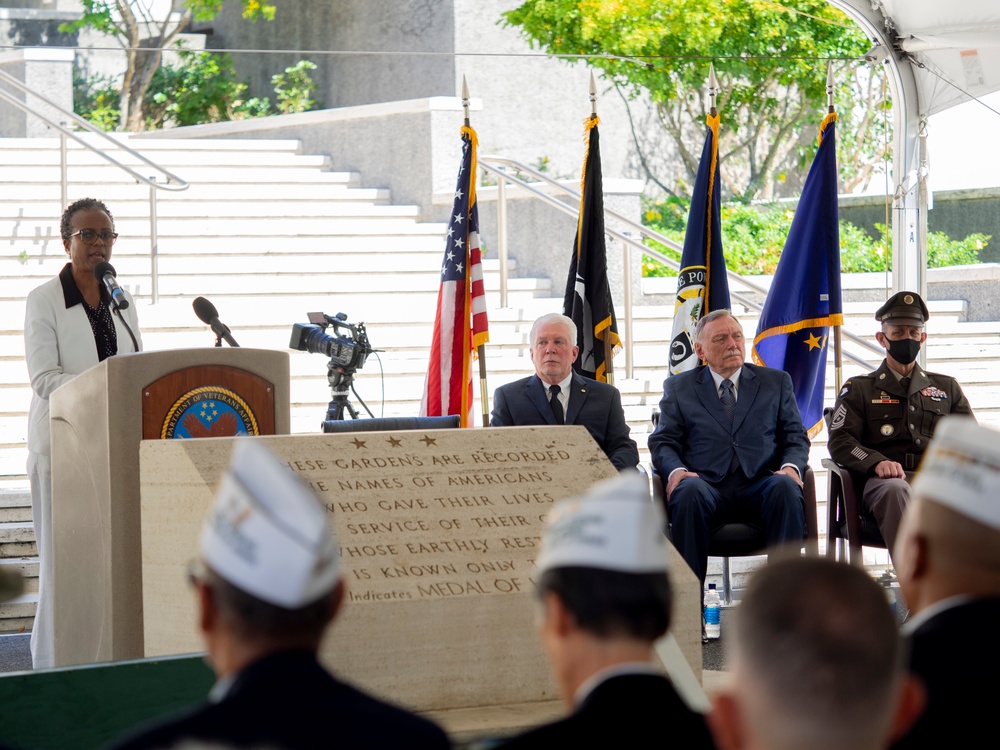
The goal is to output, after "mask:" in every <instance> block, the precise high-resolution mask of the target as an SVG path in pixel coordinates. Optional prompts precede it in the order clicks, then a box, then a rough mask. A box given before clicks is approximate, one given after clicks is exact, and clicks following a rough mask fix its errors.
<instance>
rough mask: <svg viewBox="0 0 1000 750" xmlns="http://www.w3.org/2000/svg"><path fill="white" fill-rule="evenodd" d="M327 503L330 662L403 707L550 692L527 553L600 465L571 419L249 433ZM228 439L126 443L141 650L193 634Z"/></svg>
mask: <svg viewBox="0 0 1000 750" xmlns="http://www.w3.org/2000/svg"><path fill="white" fill-rule="evenodd" d="M253 439H257V440H263V441H266V444H267V446H268V447H269V448H270V449H271V450H272V451H273V452H274V453H275V454H276V455H278V456H279V457H280V458H281V459H282V460H283V461H285V462H286V463H287V465H288V466H289V468H291V469H292V470H293V471H295V472H296V473H297V474H298V475H299V476H300V477H301V478H302V479H303V480H304V481H306V482H307V483H309V484H310V485H311V486H312V488H313V489H314V490H315V491H316V493H317V495H318V496H319V498H320V499H321V501H322V502H323V503H324V504H325V505H326V508H327V510H328V511H329V518H330V522H331V523H332V524H333V526H334V528H335V530H336V533H337V536H338V540H339V543H340V551H341V556H342V561H343V566H344V580H345V582H346V584H347V596H346V601H345V605H344V608H343V610H342V613H341V615H340V616H339V617H338V618H337V621H336V623H335V625H334V627H333V629H332V631H331V634H330V636H329V637H328V639H327V643H326V644H325V645H324V649H323V658H324V661H325V662H326V663H327V664H328V665H329V666H330V668H331V669H332V670H334V671H335V672H336V673H337V674H339V675H342V676H344V677H345V678H347V679H350V680H352V681H354V682H355V683H357V684H359V685H362V686H364V687H366V688H367V689H369V690H372V691H374V692H375V693H378V694H380V695H383V696H387V697H389V698H391V699H393V700H395V701H398V702H401V703H404V704H406V705H408V706H410V707H413V708H416V709H424V710H431V709H452V708H461V707H473V706H491V705H502V704H516V703H530V702H535V701H545V700H551V699H554V698H556V697H557V695H556V693H555V690H554V686H553V684H552V681H551V678H550V676H549V673H548V667H547V664H546V663H545V659H544V657H543V655H542V652H541V649H540V647H539V645H538V643H537V637H536V635H535V632H534V614H535V613H534V601H533V583H532V577H533V567H534V560H535V558H536V556H537V554H538V552H539V544H540V539H541V534H542V526H543V521H544V518H545V515H546V513H547V512H548V511H549V509H551V507H552V505H553V503H554V502H556V501H558V500H560V499H562V498H564V497H567V496H570V495H573V494H576V493H578V492H580V491H582V490H584V489H586V488H587V487H589V486H590V485H592V484H593V483H595V482H597V481H599V480H601V479H605V478H607V477H611V476H614V475H615V470H614V468H613V467H612V465H611V463H610V462H609V461H608V460H607V458H606V457H605V455H604V453H603V452H602V451H601V450H600V449H599V448H598V446H597V445H596V444H595V443H594V441H593V440H592V439H591V438H590V436H589V434H588V433H587V431H586V430H585V429H584V428H582V427H526V428H504V429H476V430H438V431H431V432H420V431H412V432H406V431H404V432H383V433H353V434H349V435H297V436H285V437H268V438H253ZM232 442H233V441H232V439H220V440H198V441H187V440H174V441H148V442H144V443H143V444H142V447H141V456H142V458H141V473H142V549H143V555H142V573H143V589H144V623H145V627H144V635H145V652H146V655H147V656H154V655H161V654H176V653H185V652H193V651H198V650H201V648H202V645H201V641H200V639H199V637H198V634H197V632H196V630H195V627H194V624H195V620H196V616H195V610H194V601H193V597H192V596H191V593H190V592H189V591H188V590H187V588H186V586H185V577H184V570H185V565H186V564H187V562H188V561H189V560H191V559H194V558H196V557H197V539H198V532H199V528H200V525H201V522H202V520H203V518H204V514H205V512H206V510H207V508H208V506H209V504H210V502H211V499H212V496H213V493H214V490H215V487H216V486H217V484H218V481H219V478H220V476H221V473H222V471H223V470H224V468H225V467H226V466H227V465H228V462H229V455H230V451H231V446H232Z"/></svg>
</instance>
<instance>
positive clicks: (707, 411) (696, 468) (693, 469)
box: [649, 310, 809, 582]
mask: <svg viewBox="0 0 1000 750" xmlns="http://www.w3.org/2000/svg"><path fill="white" fill-rule="evenodd" d="M694 347H695V352H696V353H697V354H698V356H699V357H700V358H701V359H702V360H703V361H704V362H706V363H707V364H705V365H702V366H700V367H696V368H695V369H693V370H689V371H687V372H683V373H680V374H679V375H672V376H671V377H669V378H667V379H666V380H665V381H664V383H663V399H662V400H661V401H660V421H659V424H658V425H657V427H656V429H655V430H654V431H653V433H652V434H651V435H650V436H649V452H650V454H651V457H652V461H653V466H654V468H655V469H656V470H657V472H659V474H660V476H661V477H663V480H664V482H665V483H666V495H667V502H668V504H669V508H670V513H669V515H670V526H671V531H672V539H673V543H674V546H675V547H676V548H677V551H678V552H679V553H680V554H681V556H682V557H683V558H684V559H685V560H686V561H687V563H688V565H690V566H691V569H692V570H693V571H694V572H695V575H697V576H698V578H699V579H700V580H701V581H702V582H704V580H705V571H706V568H707V567H708V542H709V538H710V536H711V532H712V529H713V528H716V527H718V526H720V525H722V524H723V523H725V522H727V521H730V520H745V521H748V522H750V523H757V524H762V525H763V528H764V531H765V534H766V536H767V543H768V545H769V546H770V545H777V544H781V543H783V542H797V541H799V540H801V539H802V537H803V535H804V533H805V511H804V510H803V505H802V476H803V473H804V472H805V468H806V460H807V459H808V457H809V438H808V437H807V436H806V431H805V428H804V427H803V426H802V418H801V417H800V416H799V408H798V406H796V404H795V394H794V393H793V392H792V380H791V378H790V377H789V376H788V373H786V372H784V371H783V370H774V369H771V368H768V367H758V366H756V365H750V364H746V363H745V362H744V359H745V358H746V350H745V346H744V339H743V329H742V328H741V327H740V324H739V322H738V321H737V320H736V319H735V318H734V317H732V315H731V314H730V312H729V311H728V310H715V311H713V312H710V313H709V314H708V315H706V316H705V317H703V318H702V319H701V320H699V321H698V325H697V327H696V328H695V345H694Z"/></svg>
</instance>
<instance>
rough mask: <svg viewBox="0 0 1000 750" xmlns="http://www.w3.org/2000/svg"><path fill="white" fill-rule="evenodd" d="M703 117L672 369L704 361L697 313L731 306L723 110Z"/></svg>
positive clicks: (679, 289)
mask: <svg viewBox="0 0 1000 750" xmlns="http://www.w3.org/2000/svg"><path fill="white" fill-rule="evenodd" d="M705 122H706V123H707V124H708V132H707V133H706V134H705V147H704V148H703V149H702V152H701V162H699V164H698V174H697V175H696V176H695V179H694V190H693V191H692V194H691V210H690V212H689V213H688V222H687V229H686V230H685V234H684V251H683V252H682V253H681V270H680V273H678V274H677V301H676V303H675V304H674V328H673V332H672V334H671V337H670V352H669V354H668V357H667V359H668V365H669V369H670V374H671V375H676V374H677V373H679V372H684V371H685V370H691V369H693V368H695V367H697V366H698V365H699V364H700V362H699V360H698V355H697V354H695V352H694V327H695V324H697V322H698V319H699V318H701V317H703V316H704V315H706V314H707V313H710V312H712V311H713V310H727V309H729V279H728V278H726V258H725V256H724V255H723V254H722V220H721V218H720V213H721V210H722V199H721V197H720V193H721V188H722V185H721V183H720V180H719V116H718V115H709V116H708V117H707V119H706V121H705Z"/></svg>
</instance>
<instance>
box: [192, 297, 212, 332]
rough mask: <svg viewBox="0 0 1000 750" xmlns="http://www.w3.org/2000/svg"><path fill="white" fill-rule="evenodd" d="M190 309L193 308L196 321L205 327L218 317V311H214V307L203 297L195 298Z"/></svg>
mask: <svg viewBox="0 0 1000 750" xmlns="http://www.w3.org/2000/svg"><path fill="white" fill-rule="evenodd" d="M191 307H193V308H194V314H195V315H197V316H198V319H199V320H200V321H201V322H202V323H205V324H206V325H212V321H213V320H215V319H216V318H218V317H219V311H218V310H216V309H215V305H213V304H212V303H211V302H209V301H208V300H207V299H205V298H204V297H195V298H194V302H192V303H191Z"/></svg>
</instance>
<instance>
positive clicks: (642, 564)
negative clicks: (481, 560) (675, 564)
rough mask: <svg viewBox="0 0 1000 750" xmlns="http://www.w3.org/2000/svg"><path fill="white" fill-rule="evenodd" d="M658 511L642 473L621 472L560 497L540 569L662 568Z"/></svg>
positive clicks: (648, 570) (646, 570) (551, 516)
mask: <svg viewBox="0 0 1000 750" xmlns="http://www.w3.org/2000/svg"><path fill="white" fill-rule="evenodd" d="M665 523H666V521H665V519H664V515H663V510H662V509H661V508H660V506H659V505H657V504H655V503H653V502H651V500H650V496H649V483H648V480H647V479H646V477H645V476H643V475H641V474H636V473H631V472H630V473H627V474H623V475H622V476H620V477H616V478H614V479H608V480H606V481H604V482H601V483H600V484H596V485H594V486H593V487H592V488H591V489H590V491H589V492H587V494H585V495H583V496H582V497H579V498H571V499H568V500H563V501H561V502H559V503H558V504H556V506H555V507H554V508H553V509H552V513H550V514H549V518H548V522H547V523H546V526H545V535H544V537H543V538H542V554H541V555H540V556H539V558H538V563H537V565H538V570H539V572H541V571H545V570H550V569H552V568H567V567H586V568H601V569H604V570H615V571H619V572H622V573H660V572H664V571H666V569H667V544H666V540H665V538H664V536H663V530H664V527H665Z"/></svg>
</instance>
